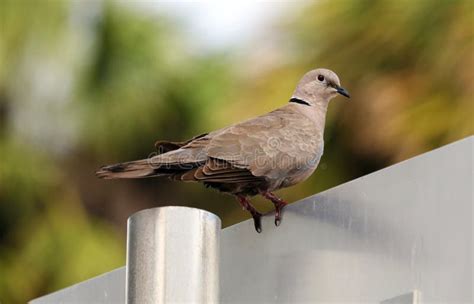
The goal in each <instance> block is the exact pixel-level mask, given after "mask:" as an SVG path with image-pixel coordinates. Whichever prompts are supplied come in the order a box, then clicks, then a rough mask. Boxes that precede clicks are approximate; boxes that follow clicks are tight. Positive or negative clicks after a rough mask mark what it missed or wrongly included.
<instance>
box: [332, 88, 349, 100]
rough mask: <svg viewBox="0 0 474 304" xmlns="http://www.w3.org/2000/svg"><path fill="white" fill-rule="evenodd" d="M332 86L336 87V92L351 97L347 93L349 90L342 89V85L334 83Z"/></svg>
mask: <svg viewBox="0 0 474 304" xmlns="http://www.w3.org/2000/svg"><path fill="white" fill-rule="evenodd" d="M334 88H335V89H336V92H338V93H339V94H341V95H342V96H346V97H347V98H351V95H349V92H347V90H346V89H344V88H343V87H340V86H338V85H335V86H334Z"/></svg>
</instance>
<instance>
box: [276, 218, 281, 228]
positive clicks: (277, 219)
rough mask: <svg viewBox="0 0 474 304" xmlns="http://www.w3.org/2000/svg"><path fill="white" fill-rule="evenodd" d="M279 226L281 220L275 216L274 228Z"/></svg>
mask: <svg viewBox="0 0 474 304" xmlns="http://www.w3.org/2000/svg"><path fill="white" fill-rule="evenodd" d="M280 224H281V218H280V217H279V216H275V226H277V227H278V226H280Z"/></svg>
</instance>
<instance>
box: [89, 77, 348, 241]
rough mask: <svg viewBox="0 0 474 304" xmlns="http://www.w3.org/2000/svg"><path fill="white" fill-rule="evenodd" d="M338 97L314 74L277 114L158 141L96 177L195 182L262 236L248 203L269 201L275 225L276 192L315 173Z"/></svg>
mask: <svg viewBox="0 0 474 304" xmlns="http://www.w3.org/2000/svg"><path fill="white" fill-rule="evenodd" d="M338 94H340V95H343V96H345V97H348V98H349V97H350V96H349V93H348V92H347V91H346V90H345V89H344V88H342V87H341V84H340V81H339V78H338V76H337V75H336V74H335V73H334V72H332V71H331V70H328V69H323V68H319V69H315V70H311V71H309V72H308V73H306V74H305V75H304V76H303V78H302V79H301V80H300V81H299V83H298V84H297V86H296V89H295V91H294V92H293V95H292V96H291V98H290V100H289V102H288V103H287V104H286V105H284V106H282V107H280V108H277V109H276V110H274V111H271V112H269V113H267V114H263V115H261V116H258V117H255V118H251V119H249V120H246V121H243V122H239V123H236V124H233V125H231V126H228V127H225V128H222V129H219V130H216V131H213V132H209V133H205V134H201V135H198V136H195V137H193V138H191V139H189V140H187V141H184V142H171V141H157V142H156V143H155V147H156V149H157V151H158V152H157V153H156V155H154V156H151V157H149V158H147V159H142V160H136V161H130V162H123V163H118V164H113V165H108V166H104V167H102V168H100V169H99V170H98V171H97V172H96V175H97V176H98V177H99V178H103V179H116V178H145V177H167V178H169V179H172V180H175V181H184V182H200V183H202V184H204V185H205V186H206V187H208V188H213V189H216V190H218V191H220V192H223V193H228V194H231V195H233V196H235V197H236V199H237V201H238V202H239V203H240V205H241V207H242V208H243V209H244V210H247V211H248V212H249V213H250V215H251V216H252V218H253V222H254V226H255V230H256V231H257V232H259V233H260V232H261V231H262V227H261V217H262V214H261V213H260V212H259V211H258V210H257V209H256V208H255V207H254V206H253V205H252V204H251V202H250V198H251V197H253V196H256V195H261V196H263V197H264V198H266V199H268V200H269V201H271V202H272V203H273V204H274V208H275V225H276V226H279V225H280V222H281V220H282V211H283V208H284V207H285V206H286V205H287V203H286V202H285V201H284V200H282V199H281V198H279V197H278V196H277V195H275V194H274V191H276V190H278V189H282V188H286V187H290V186H293V185H295V184H298V183H300V182H303V181H305V180H306V179H307V178H308V177H310V176H311V174H312V173H313V172H314V171H315V170H316V168H317V166H318V164H319V161H320V159H321V156H322V154H323V149H324V139H323V135H324V126H325V121H326V112H327V109H328V104H329V101H330V100H331V99H332V98H334V97H335V96H337V95H338Z"/></svg>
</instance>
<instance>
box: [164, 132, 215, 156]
mask: <svg viewBox="0 0 474 304" xmlns="http://www.w3.org/2000/svg"><path fill="white" fill-rule="evenodd" d="M206 135H207V133H204V134H201V135H198V136H194V137H193V138H191V139H189V140H187V141H181V142H175V141H166V140H158V141H156V142H155V148H156V150H157V151H158V154H163V153H167V152H170V151H173V150H178V149H179V148H182V147H184V146H186V145H188V144H190V143H191V142H193V141H195V140H197V139H199V138H202V137H204V136H206Z"/></svg>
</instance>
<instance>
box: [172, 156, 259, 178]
mask: <svg viewBox="0 0 474 304" xmlns="http://www.w3.org/2000/svg"><path fill="white" fill-rule="evenodd" d="M173 179H175V180H181V181H195V182H204V183H207V182H212V183H243V182H261V181H262V180H263V179H262V178H261V177H257V176H254V175H253V174H252V173H251V172H250V171H249V170H247V169H239V168H235V167H233V166H232V165H231V164H229V163H227V162H225V161H222V160H217V159H213V158H210V159H209V160H208V161H207V162H206V163H205V164H204V165H202V166H200V167H197V168H194V169H192V170H189V171H187V172H183V173H178V174H176V175H174V176H173Z"/></svg>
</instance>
